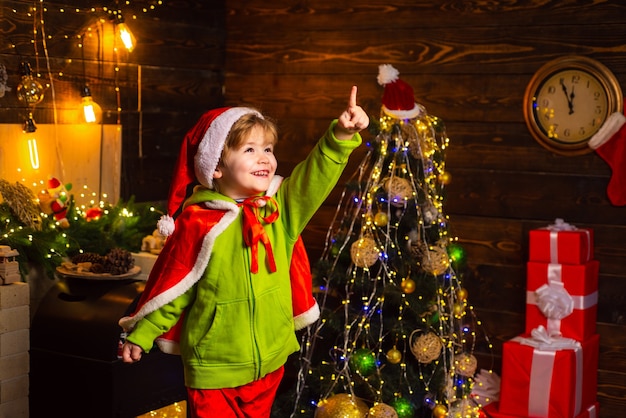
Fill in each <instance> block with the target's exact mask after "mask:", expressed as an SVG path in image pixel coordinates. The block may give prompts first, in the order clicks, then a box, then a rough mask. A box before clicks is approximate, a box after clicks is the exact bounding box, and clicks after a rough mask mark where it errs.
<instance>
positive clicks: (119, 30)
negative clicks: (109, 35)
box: [115, 12, 137, 52]
mask: <svg viewBox="0 0 626 418" xmlns="http://www.w3.org/2000/svg"><path fill="white" fill-rule="evenodd" d="M115 32H116V34H117V36H118V37H119V38H120V39H121V40H122V43H123V44H124V47H125V48H126V49H127V50H128V52H132V51H133V49H134V48H135V45H136V43H137V40H136V39H135V35H133V33H132V32H131V30H130V28H129V27H128V25H127V24H126V23H125V22H124V17H123V16H122V14H121V13H119V12H118V13H117V14H116V15H115Z"/></svg>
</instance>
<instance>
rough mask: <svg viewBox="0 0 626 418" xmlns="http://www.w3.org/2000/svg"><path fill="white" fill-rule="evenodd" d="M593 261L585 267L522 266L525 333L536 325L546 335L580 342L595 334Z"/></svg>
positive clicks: (596, 266)
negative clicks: (543, 330)
mask: <svg viewBox="0 0 626 418" xmlns="http://www.w3.org/2000/svg"><path fill="white" fill-rule="evenodd" d="M599 270H600V263H599V262H598V261H597V260H592V261H589V262H588V263H585V264H578V265H575V264H548V263H538V262H533V261H530V262H528V263H527V264H526V333H527V334H529V333H530V332H531V331H532V330H533V329H535V328H537V327H538V326H539V325H543V326H544V327H545V328H546V329H547V330H548V333H550V334H552V333H561V335H562V336H563V337H567V338H573V339H575V340H578V341H583V340H585V339H587V338H589V337H591V336H592V335H593V334H595V333H596V319H597V312H598V273H599Z"/></svg>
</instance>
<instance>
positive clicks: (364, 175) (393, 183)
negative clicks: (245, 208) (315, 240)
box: [273, 65, 488, 418]
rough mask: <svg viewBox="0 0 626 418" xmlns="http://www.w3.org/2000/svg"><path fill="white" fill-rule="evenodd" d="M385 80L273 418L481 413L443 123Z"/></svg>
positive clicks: (409, 92)
mask: <svg viewBox="0 0 626 418" xmlns="http://www.w3.org/2000/svg"><path fill="white" fill-rule="evenodd" d="M378 81H379V83H380V84H381V85H384V86H385V91H384V94H383V98H382V102H383V105H382V109H381V113H380V117H379V118H378V120H372V121H371V122H370V124H371V126H372V134H373V135H372V136H373V138H374V139H373V141H371V143H368V144H367V145H368V152H367V154H366V156H365V158H364V159H363V160H362V162H361V164H360V165H359V168H358V170H357V171H356V172H355V174H354V175H353V177H352V178H351V179H350V180H349V181H348V183H347V186H346V188H345V189H344V192H343V194H342V198H341V201H340V202H339V204H338V206H337V210H336V213H335V218H334V220H333V222H332V225H331V226H330V228H329V230H328V235H327V242H326V246H325V249H324V253H323V255H322V257H321V259H320V260H319V262H318V263H317V265H316V268H315V271H314V289H316V298H317V300H318V303H319V305H320V308H321V312H322V314H321V318H320V320H319V321H318V322H317V323H315V324H313V325H312V326H310V327H309V328H308V329H307V330H306V331H305V332H304V333H303V334H302V341H301V343H302V344H301V346H302V349H301V352H300V355H299V357H298V359H297V361H298V365H299V373H298V377H297V382H296V384H295V385H294V386H295V388H294V389H293V392H295V393H291V394H290V396H291V397H292V399H291V403H290V406H291V407H292V409H291V411H289V414H288V415H287V412H286V411H285V408H284V405H285V403H288V402H284V400H280V399H279V402H277V403H278V404H281V405H283V411H278V409H280V408H275V411H274V415H273V416H292V417H301V416H302V417H312V416H315V417H316V418H331V417H345V418H352V417H354V418H359V417H390V418H391V417H400V418H408V417H430V416H433V417H446V416H448V417H474V416H480V410H479V407H478V406H477V403H476V402H475V399H472V397H471V396H470V392H471V390H472V385H473V377H474V375H475V372H476V368H477V359H476V357H475V356H474V354H473V353H474V350H475V348H476V343H477V340H478V336H479V335H478V333H479V331H480V330H479V327H480V326H479V322H478V320H477V319H476V317H475V315H474V313H473V310H472V308H471V306H470V305H469V304H468V300H467V296H468V295H467V291H466V290H465V289H464V288H463V287H462V283H461V275H462V274H461V273H460V270H462V267H463V263H464V252H463V249H462V247H461V246H460V245H459V244H458V242H457V238H456V237H454V236H452V235H451V233H450V230H449V222H448V217H447V216H446V214H445V212H444V200H445V198H444V189H445V185H446V184H448V183H449V181H450V175H449V174H448V172H446V170H445V151H446V148H447V147H448V143H449V139H448V137H447V135H446V129H445V125H444V123H443V121H442V120H441V119H439V118H438V117H436V116H433V115H429V114H428V112H427V111H426V109H425V108H424V107H423V106H421V105H419V104H417V103H415V99H414V96H413V89H412V88H411V87H410V86H409V85H408V84H407V83H405V82H403V81H402V80H400V79H399V78H398V71H397V70H396V69H395V68H393V67H392V66H390V65H382V66H380V72H379V75H378ZM372 119H375V118H372ZM485 338H486V337H485ZM487 342H488V340H487Z"/></svg>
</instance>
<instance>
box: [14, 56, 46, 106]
mask: <svg viewBox="0 0 626 418" xmlns="http://www.w3.org/2000/svg"><path fill="white" fill-rule="evenodd" d="M20 74H21V75H22V79H21V81H20V83H19V84H18V85H17V89H16V92H17V98H18V99H19V100H20V101H21V102H24V103H26V104H27V105H29V106H34V105H36V104H39V103H41V101H42V100H43V90H44V89H43V86H42V85H41V83H40V82H39V81H37V80H36V79H35V78H34V77H33V71H32V69H31V67H30V64H29V63H27V62H22V63H21V64H20Z"/></svg>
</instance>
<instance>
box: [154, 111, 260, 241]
mask: <svg viewBox="0 0 626 418" xmlns="http://www.w3.org/2000/svg"><path fill="white" fill-rule="evenodd" d="M247 114H255V115H257V116H258V117H260V118H263V116H262V115H261V114H260V113H259V112H257V111H256V110H254V109H251V108H248V107H222V108H218V109H213V110H209V111H208V112H206V113H205V114H203V115H202V116H201V117H200V119H199V120H198V122H197V123H196V124H195V125H194V127H193V128H191V129H190V130H189V132H187V134H186V135H185V138H184V140H183V143H182V145H181V148H180V154H179V155H178V161H177V162H176V166H175V168H174V175H173V179H172V184H171V186H170V192H169V197H168V203H167V211H168V214H167V215H165V216H163V217H161V220H159V222H158V225H157V227H158V229H159V232H160V233H161V234H163V235H165V236H169V235H171V234H172V232H174V219H173V217H174V216H177V215H178V213H179V212H180V210H181V209H182V205H183V203H184V202H185V200H186V199H187V198H188V197H189V195H190V193H191V190H189V188H190V187H191V186H193V185H194V184H197V183H200V184H201V185H203V186H205V187H208V188H210V189H212V188H213V173H214V172H215V169H216V168H217V164H218V163H219V161H220V157H221V156H222V150H223V149H224V143H225V142H226V138H227V137H228V133H229V132H230V129H231V128H232V126H233V124H234V123H235V122H236V121H237V120H239V118H241V117H242V116H244V115H247Z"/></svg>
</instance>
